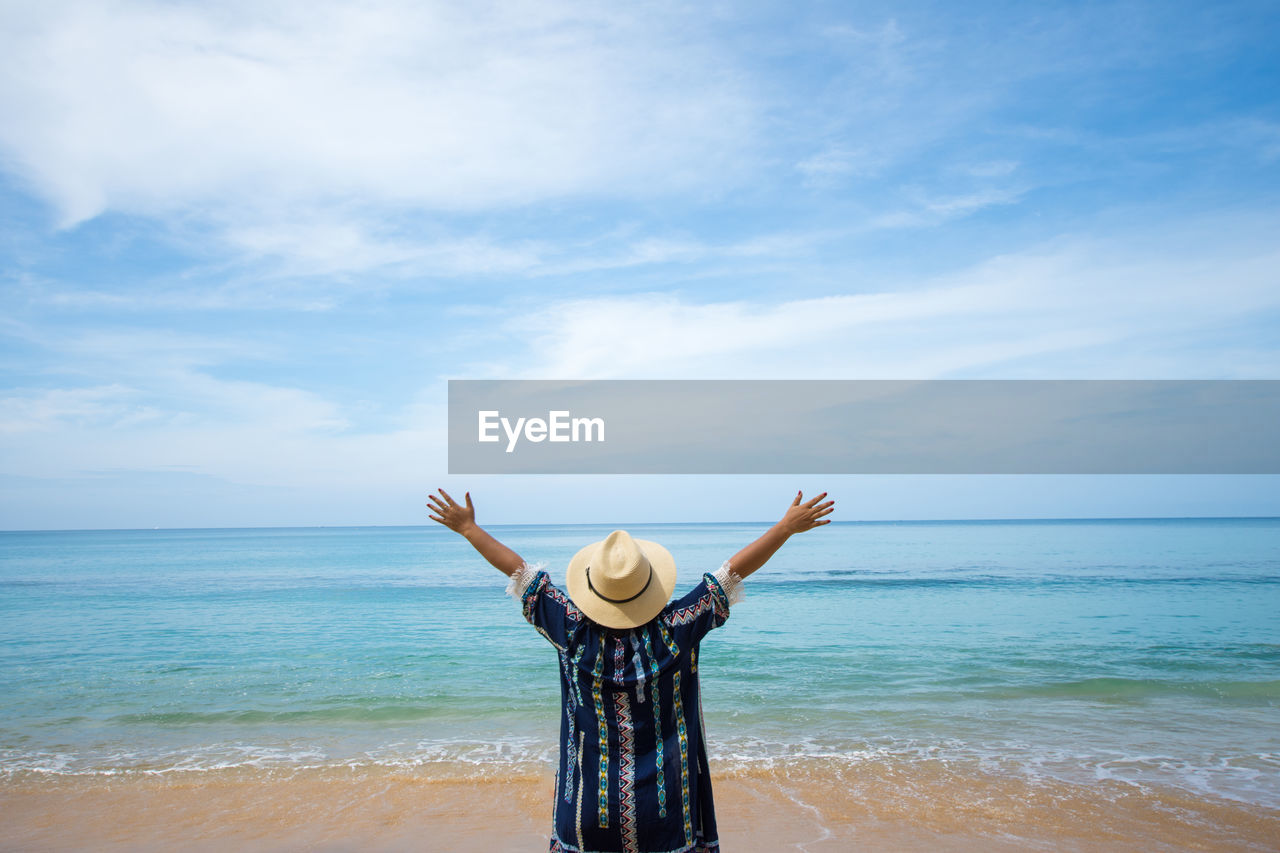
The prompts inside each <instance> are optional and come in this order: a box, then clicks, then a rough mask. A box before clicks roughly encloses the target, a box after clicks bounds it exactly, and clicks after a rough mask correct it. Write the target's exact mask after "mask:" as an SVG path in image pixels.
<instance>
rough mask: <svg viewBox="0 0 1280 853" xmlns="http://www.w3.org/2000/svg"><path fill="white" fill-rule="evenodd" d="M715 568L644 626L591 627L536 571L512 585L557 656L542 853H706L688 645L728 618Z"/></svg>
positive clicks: (700, 744) (712, 845)
mask: <svg viewBox="0 0 1280 853" xmlns="http://www.w3.org/2000/svg"><path fill="white" fill-rule="evenodd" d="M740 582H741V578H739V577H738V576H737V575H736V574H735V573H734V572H733V571H732V570H731V569H730V567H729V564H728V563H727V562H726V563H725V564H724V565H722V566H721V567H720V569H719V570H717V571H715V572H710V573H707V574H705V575H703V577H702V580H701V582H700V583H699V584H698V585H697V586H695V587H694V588H693V589H692V590H691V591H690V592H689V593H688V594H687V595H685V596H684V597H683V598H680V599H677V600H675V601H672V602H670V603H668V604H667V606H666V607H665V608H663V610H662V612H661V613H660V614H658V615H657V616H656V617H654V618H653V619H652V620H651V621H650V622H649V623H648V624H646V625H642V626H640V627H638V628H632V629H621V630H619V629H613V628H606V627H604V626H602V625H599V624H597V623H595V622H592V621H591V620H590V619H588V618H587V617H586V615H585V614H583V613H582V611H580V610H579V609H578V608H577V607H575V606H574V605H573V602H572V601H570V600H569V597H568V596H567V595H565V593H564V592H562V591H561V590H560V589H559V588H557V587H556V586H555V585H554V584H552V583H551V577H550V575H548V574H547V573H546V572H545V571H543V570H542V568H541V566H529V565H527V564H526V565H525V566H522V567H521V569H520V570H519V571H517V572H516V573H515V574H514V575H513V576H512V577H511V584H510V586H509V587H508V592H510V593H511V594H512V595H515V596H516V597H517V598H518V599H519V600H520V602H521V604H522V606H523V609H524V616H525V618H526V619H527V620H529V622H530V623H531V624H532V625H533V626H534V627H535V628H537V629H538V631H539V632H540V633H541V634H542V636H544V637H546V638H547V639H548V640H549V641H550V642H551V644H552V645H553V646H555V647H556V651H557V652H558V654H559V657H560V696H561V701H562V705H563V713H562V714H561V717H560V763H559V766H558V768H557V770H556V799H555V819H554V824H553V829H552V834H551V846H550V849H551V850H552V851H563V853H715V851H719V849H720V844H719V836H718V835H717V833H716V818H715V806H714V804H713V803H712V799H711V775H710V772H709V771H708V768H707V751H706V745H705V742H704V740H703V725H702V697H701V693H700V691H699V689H698V645H699V643H700V642H701V640H702V638H703V637H704V636H706V633H707V632H708V631H710V630H711V629H712V628H718V627H719V626H721V625H723V624H724V622H725V620H726V619H728V618H729V605H730V604H731V603H733V602H736V601H737V600H738V598H739V597H740V591H739V583H740Z"/></svg>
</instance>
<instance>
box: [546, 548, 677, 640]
mask: <svg viewBox="0 0 1280 853" xmlns="http://www.w3.org/2000/svg"><path fill="white" fill-rule="evenodd" d="M601 541H603V540H601ZM632 541H633V542H635V543H636V545H638V546H640V550H641V551H643V552H644V555H645V557H647V558H648V559H649V565H651V566H652V567H653V579H652V580H651V581H650V582H649V586H648V588H647V589H645V591H644V592H643V593H641V594H640V597H639V598H636V599H634V600H632V601H628V602H626V603H624V604H615V603H613V602H612V601H605V600H604V599H603V598H601V597H600V596H598V595H596V594H595V593H594V592H592V590H591V587H590V586H588V585H587V563H588V561H590V559H591V556H592V555H593V554H594V553H595V551H596V549H597V548H599V547H600V542H592V543H591V544H590V545H588V546H586V547H585V548H583V549H582V550H581V551H579V552H578V553H577V554H574V555H573V559H571V560H570V561H569V570H568V572H567V573H566V574H565V585H566V586H567V587H568V593H569V598H570V600H572V601H573V603H574V605H575V606H576V607H577V608H578V609H579V610H581V611H582V612H583V613H585V614H587V618H589V619H591V621H593V622H598V623H599V624H601V625H604V626H605V627H607V628H635V627H637V626H640V625H643V624H645V623H646V622H648V621H649V620H650V619H652V618H653V617H655V616H657V615H658V614H659V613H661V612H662V608H663V607H666V605H667V602H668V601H670V600H671V594H672V593H673V592H675V588H676V561H675V559H674V558H673V557H672V556H671V552H670V551H668V550H667V549H666V548H663V547H662V546H661V545H659V544H658V543H657V542H651V541H649V540H648V539H636V538H634V537H632Z"/></svg>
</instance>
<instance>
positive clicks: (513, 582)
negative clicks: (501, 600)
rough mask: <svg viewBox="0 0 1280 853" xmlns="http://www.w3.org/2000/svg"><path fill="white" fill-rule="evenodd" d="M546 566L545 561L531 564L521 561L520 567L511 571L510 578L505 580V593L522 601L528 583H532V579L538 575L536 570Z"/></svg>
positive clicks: (538, 570)
mask: <svg viewBox="0 0 1280 853" xmlns="http://www.w3.org/2000/svg"><path fill="white" fill-rule="evenodd" d="M546 567H547V564H546V563H534V564H533V565H532V566H531V565H529V564H528V563H521V564H520V568H518V569H516V570H515V571H514V572H512V573H511V578H510V580H508V581H507V595H510V596H512V597H514V598H516V599H517V600H519V601H523V600H524V593H525V590H527V589H528V588H529V584H531V583H533V579H534V578H535V577H537V576H538V572H540V571H542V570H543V569H545V568H546Z"/></svg>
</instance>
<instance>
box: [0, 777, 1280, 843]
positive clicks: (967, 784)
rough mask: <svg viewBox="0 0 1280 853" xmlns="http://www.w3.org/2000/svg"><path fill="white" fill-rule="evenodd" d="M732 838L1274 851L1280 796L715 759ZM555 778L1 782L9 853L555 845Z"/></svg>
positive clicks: (719, 798) (726, 832) (723, 832)
mask: <svg viewBox="0 0 1280 853" xmlns="http://www.w3.org/2000/svg"><path fill="white" fill-rule="evenodd" d="M713 772H714V774H715V775H714V778H715V793H716V804H717V815H718V818H719V823H720V838H721V847H722V849H724V850H727V851H767V850H801V851H815V853H816V851H837V850H849V849H854V848H856V849H859V850H886V851H890V850H892V851H932V850H956V851H978V850H984V851H986V850H996V851H1006V850H1007V851H1015V850H1054V851H1059V850H1066V851H1071V850H1079V851H1095V850H1097V851H1122V850H1124V851H1130V850H1144V851H1159V850H1169V851H1173V850H1276V849H1277V848H1278V847H1280V810H1275V809H1268V808H1265V807H1261V806H1257V805H1247V804H1239V803H1232V802H1228V801H1224V800H1218V799H1212V798H1199V797H1196V796H1193V795H1190V794H1186V793H1183V792H1178V791H1172V790H1169V791H1153V790H1151V789H1149V788H1148V789H1139V788H1136V787H1133V786H1129V785H1124V784H1122V783H1118V782H1098V783H1090V784H1070V783H1064V782H1054V781H1043V780H1041V781H1031V780H1026V779H1021V778H1019V779H1011V778H1008V777H1002V776H999V775H996V774H991V773H987V772H985V771H982V770H981V769H978V768H964V767H959V768H958V767H955V766H954V765H947V764H943V763H938V764H937V765H934V766H930V763H929V762H916V763H913V764H912V765H911V766H910V768H904V767H902V766H895V765H891V764H879V763H864V764H854V765H849V764H845V765H837V764H832V765H822V764H821V763H814V762H808V763H806V764H804V765H801V766H789V767H782V768H776V767H773V768H768V767H760V768H720V769H719V771H718V772H715V771H714V768H713ZM552 782H553V780H552V777H551V776H550V774H546V773H542V772H529V771H528V770H524V771H513V772H511V773H506V774H489V775H486V776H483V777H478V778H475V777H472V778H468V777H466V776H464V775H460V774H452V775H451V774H449V773H447V772H445V773H441V772H439V771H437V770H433V771H431V772H425V771H421V770H412V771H411V770H403V769H394V768H360V769H354V768H323V769H312V770H287V771H286V770H274V771H273V770H259V769H250V768H241V769H232V770H219V771H201V772H191V771H172V772H168V773H163V774H128V775H117V776H46V777H39V776H29V777H27V778H10V779H8V780H6V781H5V782H3V783H0V816H2V817H0V827H2V832H0V849H3V850H15V851H16V850H23V851H28V850H88V849H93V850H108V851H119V850H143V851H151V850H156V851H159V850H170V849H176V848H182V849H185V850H197V851H204V850H208V851H213V850H223V849H227V848H234V849H241V850H249V851H275V850H299V849H307V850H323V851H348V850H350V851H355V850H380V851H399V850H406V851H407V850H470V849H484V850H489V851H537V850H545V849H546V848H547V833H548V831H549V828H550V818H551V795H552Z"/></svg>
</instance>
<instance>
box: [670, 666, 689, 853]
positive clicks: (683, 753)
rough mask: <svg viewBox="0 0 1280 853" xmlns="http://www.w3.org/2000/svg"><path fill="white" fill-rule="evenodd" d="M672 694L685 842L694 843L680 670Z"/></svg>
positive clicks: (686, 734) (687, 738) (687, 747)
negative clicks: (678, 749)
mask: <svg viewBox="0 0 1280 853" xmlns="http://www.w3.org/2000/svg"><path fill="white" fill-rule="evenodd" d="M672 695H673V697H674V698H675V703H676V733H677V734H678V735H679V738H680V806H681V808H682V809H684V843H685V844H687V845H689V846H692V845H693V821H692V819H691V818H690V815H689V731H688V729H686V728H685V724H684V701H683V699H682V697H681V696H680V671H679V670H676V673H675V686H674V689H673V690H672Z"/></svg>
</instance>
